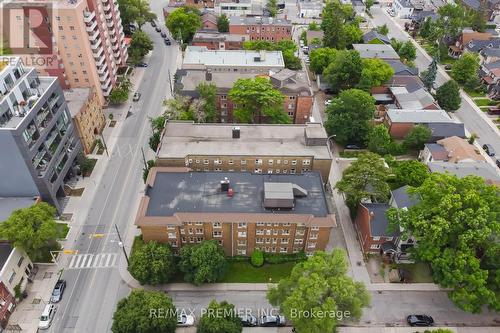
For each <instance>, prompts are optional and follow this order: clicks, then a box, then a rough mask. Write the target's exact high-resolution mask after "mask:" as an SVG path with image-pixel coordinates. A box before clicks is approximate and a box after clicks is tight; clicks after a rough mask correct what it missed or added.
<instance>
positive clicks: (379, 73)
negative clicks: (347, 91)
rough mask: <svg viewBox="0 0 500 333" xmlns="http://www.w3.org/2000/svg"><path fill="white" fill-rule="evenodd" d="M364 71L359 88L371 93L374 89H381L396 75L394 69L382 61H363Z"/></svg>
mask: <svg viewBox="0 0 500 333" xmlns="http://www.w3.org/2000/svg"><path fill="white" fill-rule="evenodd" d="M362 62H363V70H362V71H361V78H360V80H359V84H358V87H359V88H360V89H363V90H367V91H369V90H370V89H371V88H373V87H379V86H381V85H383V84H384V83H387V82H388V81H389V80H390V79H391V77H392V76H393V75H394V69H393V68H392V67H391V65H389V64H388V63H387V62H385V61H383V60H381V59H377V58H375V59H363V60H362Z"/></svg>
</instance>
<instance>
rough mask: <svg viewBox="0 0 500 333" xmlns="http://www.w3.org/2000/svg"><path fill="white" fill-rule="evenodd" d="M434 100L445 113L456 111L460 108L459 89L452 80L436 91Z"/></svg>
mask: <svg viewBox="0 0 500 333" xmlns="http://www.w3.org/2000/svg"><path fill="white" fill-rule="evenodd" d="M436 100H437V102H438V103H439V105H440V106H441V107H442V108H443V109H445V110H446V111H456V110H458V109H459V108H460V104H461V103H462V98H461V97H460V87H459V86H458V83H457V82H456V81H454V80H449V81H447V82H446V83H444V84H443V85H442V86H440V87H439V88H437V90H436Z"/></svg>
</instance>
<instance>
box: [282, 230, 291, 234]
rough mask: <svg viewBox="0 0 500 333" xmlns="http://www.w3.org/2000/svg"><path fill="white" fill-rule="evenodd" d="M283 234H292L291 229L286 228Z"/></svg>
mask: <svg viewBox="0 0 500 333" xmlns="http://www.w3.org/2000/svg"><path fill="white" fill-rule="evenodd" d="M281 234H282V235H290V230H289V229H284V230H283V231H282V232H281Z"/></svg>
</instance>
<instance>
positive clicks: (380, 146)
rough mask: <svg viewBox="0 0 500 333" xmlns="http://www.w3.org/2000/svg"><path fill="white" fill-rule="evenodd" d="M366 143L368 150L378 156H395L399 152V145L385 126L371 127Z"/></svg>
mask: <svg viewBox="0 0 500 333" xmlns="http://www.w3.org/2000/svg"><path fill="white" fill-rule="evenodd" d="M366 142H367V148H368V150H369V151H371V152H373V153H376V154H380V155H386V154H393V153H395V152H397V150H398V145H397V143H395V142H394V141H393V140H392V138H391V135H390V134H389V130H388V129H387V126H385V125H384V124H381V125H377V126H373V127H371V128H370V131H369V132H368V136H367V139H366Z"/></svg>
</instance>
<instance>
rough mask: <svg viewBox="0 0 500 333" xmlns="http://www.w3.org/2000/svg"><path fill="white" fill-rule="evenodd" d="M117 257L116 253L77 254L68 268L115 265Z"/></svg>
mask: <svg viewBox="0 0 500 333" xmlns="http://www.w3.org/2000/svg"><path fill="white" fill-rule="evenodd" d="M117 259H118V255H117V254H116V253H99V254H90V253H88V254H75V255H73V256H72V258H71V260H70V262H69V266H68V268H67V269H83V268H106V267H115V266H116V261H117Z"/></svg>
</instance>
